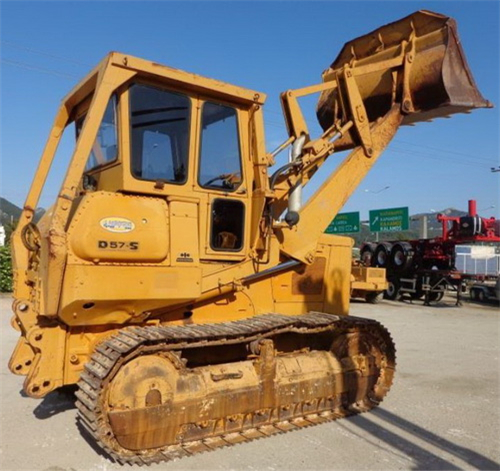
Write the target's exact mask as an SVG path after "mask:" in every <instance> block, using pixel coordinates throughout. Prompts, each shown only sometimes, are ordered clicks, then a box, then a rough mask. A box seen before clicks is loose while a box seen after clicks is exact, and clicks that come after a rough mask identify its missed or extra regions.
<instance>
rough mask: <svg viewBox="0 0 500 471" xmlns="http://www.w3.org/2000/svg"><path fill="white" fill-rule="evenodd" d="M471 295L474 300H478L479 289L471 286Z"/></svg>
mask: <svg viewBox="0 0 500 471" xmlns="http://www.w3.org/2000/svg"><path fill="white" fill-rule="evenodd" d="M469 296H470V298H471V300H472V301H477V300H478V299H477V290H476V289H475V288H471V289H470V291H469Z"/></svg>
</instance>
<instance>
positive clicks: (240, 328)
mask: <svg viewBox="0 0 500 471" xmlns="http://www.w3.org/2000/svg"><path fill="white" fill-rule="evenodd" d="M327 330H329V331H332V330H333V331H339V332H344V333H345V332H352V331H363V332H370V333H372V334H374V335H376V337H377V339H378V342H379V345H380V347H381V349H382V350H383V351H384V352H386V355H387V359H388V361H387V364H386V367H385V371H383V372H382V373H381V374H380V379H379V382H381V383H383V384H381V386H382V388H383V390H384V393H383V395H385V393H386V392H387V391H388V390H389V388H390V386H391V383H392V376H393V372H394V368H395V350H394V344H393V342H392V339H391V337H390V335H389V333H388V332H387V330H386V329H385V328H384V327H383V326H381V324H379V323H378V322H377V321H374V320H369V319H363V318H356V317H353V316H349V317H345V316H335V315H331V314H325V313H319V312H311V313H309V314H305V315H300V316H285V315H280V314H266V315H261V316H256V317H253V318H249V319H244V320H238V321H234V322H228V323H221V324H195V325H190V326H173V327H150V326H148V327H131V328H126V329H124V330H123V331H120V332H118V333H117V334H115V335H113V336H112V337H110V338H108V339H107V340H105V341H103V342H102V343H101V344H99V345H98V346H97V347H96V349H95V352H94V353H93V355H92V356H91V359H90V361H89V362H88V363H87V364H86V365H85V367H84V371H83V373H82V375H81V377H80V381H79V383H78V388H79V389H78V391H77V392H76V396H77V402H76V405H77V408H78V415H79V422H80V424H81V425H82V426H83V428H84V429H85V430H86V431H87V432H88V433H89V434H90V435H91V437H92V438H93V439H94V440H95V441H96V442H97V444H98V445H99V446H100V447H101V448H102V449H103V450H104V451H105V452H106V453H107V454H108V455H109V456H110V457H111V458H112V459H114V460H115V461H117V462H119V463H122V464H124V463H129V464H137V465H144V464H145V465H149V464H152V463H158V462H161V461H169V460H172V459H177V458H182V457H184V456H190V455H194V454H197V453H202V452H205V451H211V450H215V449H217V448H221V447H225V446H229V445H235V444H238V443H244V442H248V441H250V440H255V439H259V438H263V437H266V436H270V435H274V434H281V433H284V432H288V431H293V430H297V429H300V428H304V427H309V426H311V425H315V424H320V423H324V422H328V421H332V420H335V419H338V418H341V417H346V416H349V415H353V414H357V413H360V412H365V411H367V410H370V409H371V408H373V407H374V406H376V405H377V404H378V403H379V402H380V400H381V398H380V397H377V398H374V397H373V396H371V397H366V398H364V399H363V400H361V401H357V402H356V403H353V404H350V405H349V407H338V405H336V406H332V408H331V409H330V410H324V408H323V410H322V411H321V412H318V413H315V412H312V413H304V414H301V415H299V416H297V415H295V417H294V418H293V419H291V420H278V421H276V422H274V423H272V424H265V425H255V426H252V427H250V428H246V429H245V430H241V431H235V432H230V433H219V434H217V435H214V436H211V437H209V438H203V439H200V440H192V441H186V442H184V441H181V442H179V443H176V444H173V445H168V446H164V447H161V448H155V449H148V450H140V451H132V450H128V449H125V448H122V447H121V446H120V445H119V444H118V443H117V442H116V440H114V438H113V432H112V429H111V427H110V425H109V422H108V420H107V417H106V410H105V407H104V400H105V399H104V396H105V392H106V388H107V386H108V384H109V382H110V380H111V379H112V378H113V377H114V375H115V374H116V373H117V371H118V370H119V368H120V367H121V366H122V365H123V364H124V363H126V362H127V361H128V360H129V359H131V358H134V356H136V355H139V353H138V352H139V351H140V350H141V349H142V350H144V349H146V350H148V351H156V352H158V351H161V352H176V351H177V352H178V351H182V350H185V349H189V348H199V347H210V346H217V345H228V344H235V343H249V342H252V341H255V340H261V339H263V338H269V337H273V336H276V335H279V334H281V333H289V332H297V333H301V334H304V333H306V334H314V333H318V332H324V331H327ZM386 373H387V374H386ZM377 384H378V383H377ZM322 400H324V401H326V400H328V398H324V399H322ZM294 407H295V408H296V410H297V411H302V410H303V404H296V405H295V406H294Z"/></svg>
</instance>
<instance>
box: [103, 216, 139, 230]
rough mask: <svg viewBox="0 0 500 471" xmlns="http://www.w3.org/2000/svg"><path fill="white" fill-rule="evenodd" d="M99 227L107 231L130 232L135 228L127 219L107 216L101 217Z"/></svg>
mask: <svg viewBox="0 0 500 471" xmlns="http://www.w3.org/2000/svg"><path fill="white" fill-rule="evenodd" d="M100 224H101V227H102V228H103V229H106V230H107V231H109V232H117V233H124V232H132V231H133V230H134V229H135V224H134V223H133V222H132V221H130V220H129V219H125V218H118V217H109V218H104V219H101V222H100Z"/></svg>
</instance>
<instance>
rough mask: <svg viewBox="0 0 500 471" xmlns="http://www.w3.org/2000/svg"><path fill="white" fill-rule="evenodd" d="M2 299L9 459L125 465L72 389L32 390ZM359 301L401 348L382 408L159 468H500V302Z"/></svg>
mask: <svg viewBox="0 0 500 471" xmlns="http://www.w3.org/2000/svg"><path fill="white" fill-rule="evenodd" d="M0 303H1V304H0V306H1V310H2V313H1V317H0V328H1V339H0V342H1V343H0V348H1V355H0V376H1V396H0V403H1V411H0V412H1V422H0V424H1V430H0V468H1V469H2V470H20V469H30V470H41V471H64V470H67V471H70V470H74V471H83V470H93V471H106V470H115V469H120V468H121V467H120V466H119V465H117V464H113V463H111V462H110V461H108V460H107V459H105V458H104V457H102V456H100V455H99V454H98V453H97V452H96V450H94V449H93V448H92V446H91V445H90V444H89V443H87V441H85V440H84V439H83V438H82V437H81V436H80V433H79V432H78V430H77V428H76V425H75V416H76V410H75V406H74V400H73V398H72V397H71V396H70V395H60V394H58V393H53V394H51V395H49V396H48V397H47V398H45V399H44V400H34V399H30V398H27V397H24V396H23V394H22V393H21V385H22V377H19V376H14V375H11V374H10V373H9V372H8V370H7V366H6V365H7V361H8V357H9V355H10V352H11V350H12V348H13V347H14V344H15V341H16V335H17V333H16V332H15V331H14V330H12V329H11V328H10V325H9V318H10V299H9V298H5V297H4V298H0ZM351 311H352V314H354V315H358V316H366V317H373V318H376V319H378V320H380V321H381V322H382V323H383V324H385V325H386V326H387V327H388V328H389V330H390V331H391V333H392V335H393V337H394V339H395V342H396V345H397V348H398V369H397V374H396V379H395V384H394V386H393V388H392V390H391V392H390V394H389V396H388V397H387V399H386V400H385V401H384V403H383V405H382V406H381V407H380V408H378V409H377V410H374V411H372V412H370V413H368V414H364V415H361V416H357V417H352V418H348V419H343V420H341V421H336V422H332V423H328V424H323V425H319V426H315V427H311V428H308V429H303V430H299V431H296V432H291V433H288V434H284V435H279V436H273V437H270V438H267V439H265V440H258V441H255V442H252V443H248V444H243V445H238V446H235V447H232V448H226V449H221V450H218V451H215V452H212V453H205V454H201V455H197V456H194V457H190V458H187V459H183V460H180V461H174V462H170V463H166V464H163V465H161V466H152V467H151V468H150V469H152V470H154V469H164V470H167V471H168V470H208V469H210V470H212V469H213V470H230V469H235V470H236V469H238V470H240V469H241V470H264V471H265V470H269V471H278V470H291V469H318V470H320V469H324V470H326V469H338V470H346V469H360V470H361V469H363V470H364V469H366V470H368V469H370V470H372V469H384V470H393V469H430V470H438V469H453V470H454V469H500V464H499V463H500V438H499V437H500V392H499V387H500V384H499V366H500V362H499V349H500V334H499V319H500V315H499V311H498V307H495V306H493V305H490V306H480V305H472V304H471V305H466V306H464V307H462V308H455V307H453V306H452V304H450V305H444V304H441V305H440V306H437V307H432V308H424V307H423V306H422V305H421V303H415V304H413V305H410V304H403V303H398V302H388V301H383V302H382V303H381V304H379V305H377V306H373V305H367V304H364V303H362V302H359V303H354V304H353V306H352V310H351ZM125 469H129V467H128V466H127V467H125Z"/></svg>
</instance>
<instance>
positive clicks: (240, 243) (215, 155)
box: [195, 99, 251, 261]
mask: <svg viewBox="0 0 500 471" xmlns="http://www.w3.org/2000/svg"><path fill="white" fill-rule="evenodd" d="M247 120H248V113H247V111H246V110H244V109H241V108H238V107H236V106H232V105H230V104H227V103H221V102H216V101H212V100H209V99H206V100H204V99H200V107H199V120H198V123H199V132H198V153H197V154H198V159H197V177H196V185H195V190H196V192H199V194H200V196H201V198H202V204H201V205H200V240H201V241H202V244H201V245H202V246H201V247H200V249H201V250H200V256H201V258H202V259H206V260H228V261H239V260H243V259H244V258H245V257H246V255H247V251H248V246H249V241H248V239H249V227H248V222H249V215H250V208H249V204H250V201H251V200H250V198H251V191H249V189H250V186H251V185H249V182H250V181H251V180H250V178H249V176H250V171H251V166H250V165H249V163H250V161H249V157H248V156H249V152H248V142H247V141H248V139H247V128H248V126H247V123H248V121H247Z"/></svg>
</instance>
